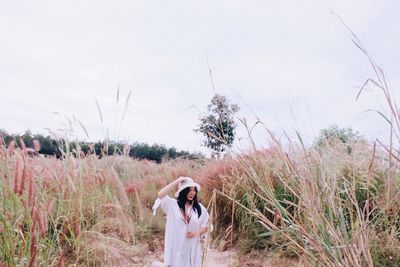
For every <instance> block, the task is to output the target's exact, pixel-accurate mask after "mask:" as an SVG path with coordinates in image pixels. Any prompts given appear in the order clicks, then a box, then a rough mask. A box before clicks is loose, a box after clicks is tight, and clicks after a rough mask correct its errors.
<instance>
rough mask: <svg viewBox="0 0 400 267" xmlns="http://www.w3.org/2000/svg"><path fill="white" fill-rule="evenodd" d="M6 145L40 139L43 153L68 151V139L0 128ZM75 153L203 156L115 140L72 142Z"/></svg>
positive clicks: (159, 158) (29, 143)
mask: <svg viewBox="0 0 400 267" xmlns="http://www.w3.org/2000/svg"><path fill="white" fill-rule="evenodd" d="M1 138H2V140H3V141H4V143H5V144H6V145H8V144H10V143H11V142H12V141H14V142H15V145H16V146H20V145H21V140H23V142H24V144H25V146H26V147H28V148H32V147H33V146H34V145H33V141H34V140H38V141H39V143H40V145H41V147H40V151H39V153H40V154H42V155H49V156H56V157H57V158H60V157H62V156H63V155H65V153H66V140H63V139H61V140H60V139H55V138H52V137H51V136H49V135H48V136H43V135H40V134H32V133H31V132H30V131H26V132H25V133H24V134H22V135H20V134H9V133H7V132H6V131H4V130H0V139H1ZM69 147H70V148H71V151H72V152H74V153H83V154H82V155H89V154H96V155H98V156H100V157H102V156H104V155H122V154H126V155H129V156H130V157H132V158H136V159H147V160H152V161H155V162H157V163H161V162H162V161H163V160H169V159H177V158H187V159H198V158H203V155H201V154H200V153H190V152H188V151H182V150H177V149H176V148H175V147H170V148H167V147H166V146H165V145H159V144H153V145H148V144H145V143H138V142H135V143H133V144H131V145H127V144H122V143H115V142H107V141H104V142H100V141H98V142H95V143H93V142H81V141H75V142H72V143H71V144H70V146H69Z"/></svg>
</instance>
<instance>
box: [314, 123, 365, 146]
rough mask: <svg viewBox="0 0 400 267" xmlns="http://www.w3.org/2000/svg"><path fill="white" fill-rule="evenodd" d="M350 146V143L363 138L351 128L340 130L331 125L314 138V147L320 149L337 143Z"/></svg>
mask: <svg viewBox="0 0 400 267" xmlns="http://www.w3.org/2000/svg"><path fill="white" fill-rule="evenodd" d="M338 141H339V142H342V143H344V144H350V143H352V142H357V141H363V142H365V140H364V138H363V137H362V136H361V135H360V134H359V133H358V132H356V131H353V129H351V128H340V127H338V126H337V125H332V126H330V127H329V128H326V129H322V130H320V133H319V135H318V136H317V137H316V138H315V141H314V147H316V148H321V147H323V146H329V145H334V144H335V143H337V142H338Z"/></svg>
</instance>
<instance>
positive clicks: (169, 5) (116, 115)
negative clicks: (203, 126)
mask: <svg viewBox="0 0 400 267" xmlns="http://www.w3.org/2000/svg"><path fill="white" fill-rule="evenodd" d="M0 6H1V7H0V93H1V97H0V128H2V129H5V130H6V131H8V132H10V133H23V132H24V131H25V130H28V129H29V130H30V131H31V132H34V133H45V134H46V133H48V129H50V130H51V131H53V132H54V131H55V132H57V131H59V130H60V129H67V128H68V127H69V126H68V125H69V123H68V119H69V120H71V121H72V124H73V127H72V128H73V132H71V133H69V134H70V135H72V136H75V137H76V138H79V139H81V140H99V139H104V138H105V137H106V136H107V134H108V136H109V137H110V138H111V139H118V140H123V141H128V142H135V141H137V142H146V143H150V144H153V143H158V144H165V145H167V146H174V147H176V148H178V149H183V150H188V151H200V152H205V151H207V150H206V149H205V148H204V147H202V146H201V140H202V139H203V137H202V136H201V135H199V134H196V133H195V132H194V131H193V129H195V128H196V127H197V126H198V124H199V116H201V115H202V114H204V112H205V111H206V106H207V104H208V103H209V101H210V99H211V98H212V96H213V94H214V91H213V88H212V86H211V82H210V74H209V68H211V70H212V79H213V81H214V90H215V92H216V93H219V94H224V95H226V96H228V98H229V99H230V100H231V102H232V103H236V104H238V105H239V106H240V107H241V110H240V112H239V113H238V114H237V119H239V118H246V120H247V122H248V123H249V125H251V124H252V123H254V122H255V121H257V120H258V119H259V120H261V121H262V122H263V126H262V127H261V126H260V125H258V126H256V127H255V129H254V131H253V133H252V134H253V139H254V141H255V142H256V144H257V145H258V146H260V147H263V146H267V145H268V136H267V134H266V130H265V127H266V128H269V129H271V130H273V131H274V132H276V133H277V135H278V136H282V135H283V134H282V133H283V132H286V133H288V135H290V136H291V135H293V134H294V132H295V131H296V130H297V131H299V132H301V134H302V136H303V137H304V139H305V140H306V142H307V143H312V140H313V138H315V137H316V136H317V135H318V133H319V130H320V129H322V128H326V127H329V125H332V124H337V125H339V126H340V127H352V128H353V129H355V130H357V131H359V132H360V133H361V134H363V135H364V136H366V137H367V138H368V139H371V140H373V139H374V138H383V137H384V136H385V134H387V132H388V130H387V128H388V127H387V125H386V124H385V122H384V121H383V120H382V119H381V118H380V117H379V116H378V115H377V114H376V113H375V112H366V110H368V109H372V110H373V109H377V110H385V102H384V99H383V98H382V95H381V93H380V92H379V91H378V90H376V89H373V88H367V90H366V91H364V93H363V94H362V95H361V97H360V98H359V99H358V100H356V95H357V93H358V90H359V89H360V87H361V86H362V84H363V83H364V81H365V80H366V79H367V78H369V77H371V76H372V75H373V74H372V71H371V66H370V65H369V63H368V60H367V58H366V57H365V56H364V55H363V54H362V53H361V52H360V50H359V49H357V47H356V46H355V45H354V44H353V43H352V41H351V36H350V34H349V32H348V31H347V30H346V28H345V27H344V25H343V24H342V23H341V22H340V21H339V19H338V18H337V17H336V16H335V15H333V14H332V12H334V13H336V14H338V15H339V16H340V17H341V18H342V19H343V20H344V21H345V22H346V24H347V25H348V26H349V27H350V28H351V29H352V30H353V32H355V33H356V34H357V35H358V37H359V38H360V40H361V41H362V42H363V44H364V46H365V47H367V48H368V50H369V51H370V53H371V54H372V55H373V57H374V59H375V60H376V62H378V63H379V65H380V66H382V68H383V69H384V71H385V74H386V76H387V77H388V80H389V82H390V86H391V88H392V90H393V91H394V93H396V92H395V89H396V88H397V87H398V85H399V82H400V79H399V77H398V73H399V71H400V53H399V50H398V47H400V18H399V17H398V13H399V11H400V2H399V1H395V0H393V1H389V0H382V1H376V0H374V1H372V0H362V1H358V0H350V1H349V0H347V1H341V0H336V1H311V0H304V1H285V0H282V1H266V0H265V1H253V0H246V1H235V0H230V1H222V0H212V1H208V0H204V1H175V0H170V1H132V0H130V1H99V0H96V1H94V0H86V1H76V0H68V1H53V0H46V1H43V0H38V1H9V0H0ZM207 58H208V60H207ZM117 92H119V99H118V101H117ZM130 92H131V95H130V98H129V101H128V102H129V104H128V109H127V111H126V113H125V116H123V114H124V110H125V105H126V100H127V97H128V94H129V93H130ZM96 101H97V103H98V105H97V104H96ZM98 107H99V108H100V110H101V114H102V117H100V115H99V111H98ZM67 118H68V119H67ZM122 118H123V119H122ZM78 121H79V122H78ZM79 123H81V124H82V125H84V128H85V129H86V131H87V132H88V136H86V134H85V132H84V130H83V129H82V127H81V126H80V124H79ZM248 144H249V142H248V138H247V134H246V130H245V128H244V127H243V125H241V124H240V122H239V126H238V130H237V140H236V142H235V145H234V147H235V148H236V149H239V150H242V149H246V148H247V147H248Z"/></svg>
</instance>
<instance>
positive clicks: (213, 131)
mask: <svg viewBox="0 0 400 267" xmlns="http://www.w3.org/2000/svg"><path fill="white" fill-rule="evenodd" d="M238 111H239V106H238V105H236V104H231V103H230V102H229V100H228V98H227V97H226V96H224V95H220V94H215V95H214V97H213V98H212V99H211V103H210V104H208V106H207V113H206V114H205V115H203V116H201V117H200V125H199V128H198V129H195V131H196V132H199V133H202V134H203V135H204V136H205V140H204V141H203V145H204V146H205V147H207V148H209V149H211V150H212V152H213V154H214V155H217V156H218V157H219V156H220V154H221V153H223V152H224V151H225V150H226V149H227V148H229V147H230V146H231V145H232V144H233V141H234V140H235V133H236V132H235V129H236V126H237V124H236V123H235V121H234V114H235V113H236V112H238Z"/></svg>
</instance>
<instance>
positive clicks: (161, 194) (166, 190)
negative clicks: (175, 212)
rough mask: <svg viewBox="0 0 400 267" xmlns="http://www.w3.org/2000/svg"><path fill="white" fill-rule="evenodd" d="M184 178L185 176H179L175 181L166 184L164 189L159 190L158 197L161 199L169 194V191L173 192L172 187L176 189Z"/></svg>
mask: <svg viewBox="0 0 400 267" xmlns="http://www.w3.org/2000/svg"><path fill="white" fill-rule="evenodd" d="M184 179H185V178H184V177H178V178H177V179H176V180H175V181H173V182H172V183H170V184H168V185H166V186H165V187H164V188H163V189H161V190H160V192H158V198H159V199H162V198H164V197H165V196H166V195H168V193H169V192H171V190H172V189H174V188H175V187H176V186H177V185H178V184H179V183H180V182H182V181H183V180H184Z"/></svg>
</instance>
